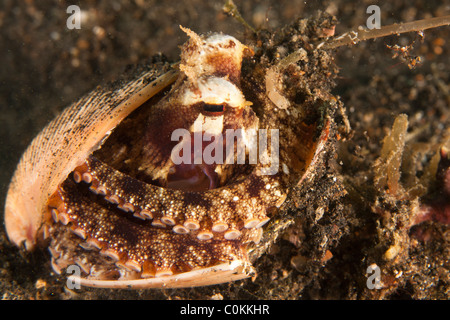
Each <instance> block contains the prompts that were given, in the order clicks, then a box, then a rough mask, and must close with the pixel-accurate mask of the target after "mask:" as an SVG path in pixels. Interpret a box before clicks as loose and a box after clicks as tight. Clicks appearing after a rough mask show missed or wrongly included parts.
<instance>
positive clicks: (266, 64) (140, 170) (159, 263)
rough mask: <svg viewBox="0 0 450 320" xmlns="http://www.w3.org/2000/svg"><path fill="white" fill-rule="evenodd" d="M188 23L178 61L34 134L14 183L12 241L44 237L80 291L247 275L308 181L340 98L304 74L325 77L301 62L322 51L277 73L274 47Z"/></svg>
mask: <svg viewBox="0 0 450 320" xmlns="http://www.w3.org/2000/svg"><path fill="white" fill-rule="evenodd" d="M184 30H185V32H186V33H187V34H188V35H189V37H190V39H189V41H187V43H186V44H185V45H184V46H183V47H182V54H181V61H180V63H179V64H175V65H169V64H167V63H164V64H162V63H160V64H155V65H153V66H150V67H149V68H148V69H146V70H144V71H141V72H140V73H139V74H138V75H135V76H134V77H133V78H132V79H127V80H124V81H121V82H117V83H115V84H113V85H111V86H110V87H105V88H97V89H96V90H95V91H93V92H91V93H90V94H88V95H86V96H85V97H83V98H82V99H80V100H79V101H78V102H76V103H74V104H73V105H72V106H70V107H69V108H67V109H66V110H65V111H64V112H63V113H62V114H61V115H60V116H59V117H57V118H56V119H55V120H54V121H53V122H51V123H50V124H49V125H48V126H47V127H46V128H45V129H44V130H43V131H42V132H41V133H40V134H39V135H38V136H37V137H36V138H35V139H34V141H33V142H32V144H31V145H30V146H29V148H28V149H27V151H26V152H25V154H24V155H23V157H22V159H21V162H20V163H19V165H18V168H17V170H16V173H15V175H14V177H13V180H12V182H11V185H10V189H9V192H8V196H7V202H6V216H5V223H6V228H7V232H8V236H9V238H10V240H11V241H12V242H13V243H15V244H17V245H21V244H24V245H25V247H26V248H27V249H32V248H33V247H34V246H35V245H37V244H39V245H48V246H49V250H50V252H51V256H52V266H53V269H54V270H55V271H56V272H57V273H62V272H63V270H64V268H67V267H68V266H70V265H74V264H75V265H77V266H78V267H79V268H80V269H81V270H82V274H81V275H80V276H78V277H75V278H72V279H74V280H76V281H79V282H80V283H81V284H82V285H86V286H99V287H112V288H122V287H132V288H152V287H188V286H200V285H209V284H217V283H223V282H227V281H233V280H238V279H243V278H246V277H249V276H252V275H253V274H254V273H255V271H254V268H253V266H252V264H251V260H250V258H249V252H250V251H251V250H252V249H253V248H255V247H257V246H258V245H261V243H259V242H260V240H261V237H262V236H263V226H265V225H266V224H267V223H268V222H269V220H271V219H272V221H273V220H274V217H275V216H276V215H277V208H279V207H280V206H281V205H283V203H284V201H285V199H286V197H287V196H288V194H289V192H290V189H291V188H292V187H295V186H297V185H298V184H300V183H303V182H305V181H307V180H310V179H312V177H313V175H314V174H313V168H314V166H315V165H316V163H317V161H318V159H319V157H320V156H321V154H322V151H323V150H324V146H325V143H326V141H327V139H328V136H329V133H330V130H331V129H330V128H331V127H332V120H331V118H330V117H329V114H330V113H331V111H330V110H331V109H330V108H332V107H333V106H335V105H336V101H337V100H336V99H335V98H334V97H333V96H332V95H331V94H329V93H328V91H327V90H326V87H327V86H328V85H329V83H326V82H323V83H324V88H325V90H323V91H318V90H317V88H316V89H314V88H313V87H310V86H309V85H310V84H309V83H308V77H307V76H309V77H310V76H311V74H313V73H315V74H316V76H322V77H323V78H325V79H326V78H330V77H329V75H330V74H329V70H326V69H327V66H322V67H323V70H322V69H320V68H316V69H313V68H310V69H308V67H307V62H308V59H312V60H314V61H320V59H322V58H323V55H325V56H326V55H327V53H326V51H322V52H321V53H320V54H317V51H316V52H312V51H311V52H309V53H308V52H307V51H306V50H303V49H301V50H300V53H301V54H300V56H299V58H298V59H297V61H294V62H292V63H290V64H288V65H286V66H283V67H282V68H281V67H280V68H278V66H277V65H276V62H277V59H273V52H271V51H270V50H269V49H268V48H266V49H263V48H257V49H255V50H253V49H252V48H250V47H247V46H245V45H243V44H242V43H240V42H239V41H238V40H237V39H235V38H234V37H231V36H228V35H223V34H210V35H202V36H199V35H197V34H195V33H194V32H192V31H190V30H188V29H184ZM283 41H284V40H283ZM294 49H295V50H297V49H298V48H292V50H294ZM265 50H266V51H265ZM302 50H303V51H302ZM329 60H331V59H329ZM329 60H328V61H329ZM324 61H325V60H324ZM315 65H316V66H317V65H320V63H316V64H315ZM323 65H325V63H323ZM321 72H322V73H321ZM305 74H306V75H305ZM286 76H287V77H286ZM330 81H331V80H330ZM313 91H315V95H313V94H312V92H313ZM235 142H236V143H235ZM262 242H264V240H263V241H262Z"/></svg>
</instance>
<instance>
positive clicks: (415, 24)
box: [317, 15, 450, 49]
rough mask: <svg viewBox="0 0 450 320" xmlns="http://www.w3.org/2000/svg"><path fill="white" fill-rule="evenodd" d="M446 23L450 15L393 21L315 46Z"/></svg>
mask: <svg viewBox="0 0 450 320" xmlns="http://www.w3.org/2000/svg"><path fill="white" fill-rule="evenodd" d="M448 25H450V15H448V16H443V17H435V18H429V19H423V20H417V21H411V22H406V23H398V24H397V23H394V24H391V25H389V26H384V27H381V28H380V29H372V30H367V29H361V27H360V29H358V30H352V31H348V32H346V33H344V34H342V35H340V36H339V37H336V38H332V39H331V40H329V41H328V42H322V43H320V44H319V45H318V46H317V48H321V49H334V48H337V47H341V46H345V45H350V44H355V43H358V42H360V41H364V40H369V39H375V38H381V37H386V36H390V35H393V34H400V33H406V32H414V31H422V30H426V29H431V28H437V27H441V26H448Z"/></svg>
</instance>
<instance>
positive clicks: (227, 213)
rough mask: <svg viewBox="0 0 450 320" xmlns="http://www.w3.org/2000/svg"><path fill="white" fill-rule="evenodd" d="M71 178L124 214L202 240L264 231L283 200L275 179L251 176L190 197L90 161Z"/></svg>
mask: <svg viewBox="0 0 450 320" xmlns="http://www.w3.org/2000/svg"><path fill="white" fill-rule="evenodd" d="M73 176H74V180H75V182H81V181H84V182H86V183H90V184H91V187H90V189H91V190H92V189H94V190H95V193H97V194H101V195H103V196H104V197H105V199H107V200H108V201H109V202H112V203H115V204H117V205H118V207H119V208H120V209H122V210H123V211H127V212H130V213H133V214H134V216H136V217H139V218H141V219H150V220H153V221H157V223H156V224H159V223H161V226H164V225H165V226H167V227H170V228H172V230H173V231H174V232H176V233H182V234H183V233H195V232H198V233H200V232H203V233H202V236H201V238H202V239H203V238H208V236H207V235H208V234H209V233H211V232H212V233H222V232H228V233H226V234H227V235H228V237H230V238H236V237H237V236H236V234H237V232H236V230H237V231H239V230H240V229H242V228H246V229H251V228H256V227H258V228H259V227H262V226H263V224H264V223H265V222H267V221H268V217H267V215H266V209H267V208H270V207H275V206H278V205H279V203H280V202H282V200H283V197H285V191H283V189H282V188H281V186H280V184H279V183H278V181H277V178H276V177H272V176H256V175H253V174H252V175H250V176H249V177H248V178H247V179H245V180H244V181H242V182H241V183H236V184H233V185H231V186H227V187H226V188H218V189H212V190H209V191H206V192H189V191H181V190H175V189H167V188H161V187H158V186H154V185H151V184H148V183H145V182H143V181H140V180H138V179H135V178H132V177H130V176H128V175H127V174H124V173H122V172H120V171H118V170H115V169H114V168H112V167H110V166H108V165H107V164H105V163H103V162H102V161H100V160H98V159H96V158H95V157H93V156H90V157H88V159H87V160H86V162H85V163H84V164H83V165H82V166H79V167H77V168H76V169H75V171H74V174H73ZM80 176H81V177H88V178H87V179H80V178H78V177H80ZM99 190H102V192H98V191H99ZM112 200H113V201H112ZM207 233H208V234H207Z"/></svg>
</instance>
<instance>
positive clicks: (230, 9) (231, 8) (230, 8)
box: [223, 0, 256, 33]
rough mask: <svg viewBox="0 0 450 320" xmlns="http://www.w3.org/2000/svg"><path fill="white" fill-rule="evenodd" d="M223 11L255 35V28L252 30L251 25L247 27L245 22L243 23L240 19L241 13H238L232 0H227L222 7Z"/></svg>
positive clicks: (242, 19) (243, 20)
mask: <svg viewBox="0 0 450 320" xmlns="http://www.w3.org/2000/svg"><path fill="white" fill-rule="evenodd" d="M223 10H224V11H225V12H226V13H228V14H229V15H231V16H232V17H234V18H235V19H236V20H237V21H239V22H240V23H242V25H243V26H244V27H246V28H247V29H250V30H251V31H252V32H253V33H256V30H255V28H253V27H252V26H251V25H249V24H248V23H247V21H245V19H244V18H242V16H241V13H240V12H239V10H238V8H237V7H236V5H235V4H234V2H233V0H227V2H226V3H225V5H224V6H223Z"/></svg>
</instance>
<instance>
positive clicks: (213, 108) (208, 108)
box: [203, 103, 225, 113]
mask: <svg viewBox="0 0 450 320" xmlns="http://www.w3.org/2000/svg"><path fill="white" fill-rule="evenodd" d="M224 110H225V106H224V105H223V104H208V103H205V104H204V105H203V111H205V112H208V113H223V112H224Z"/></svg>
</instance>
